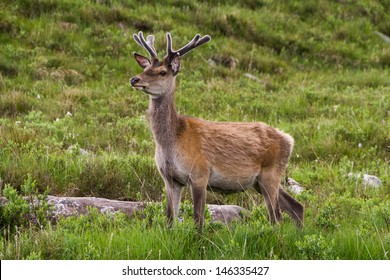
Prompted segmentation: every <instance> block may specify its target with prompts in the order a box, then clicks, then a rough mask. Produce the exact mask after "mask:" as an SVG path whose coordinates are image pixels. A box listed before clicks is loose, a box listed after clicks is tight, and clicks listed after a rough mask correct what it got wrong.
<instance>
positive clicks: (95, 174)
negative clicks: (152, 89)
mask: <svg viewBox="0 0 390 280" xmlns="http://www.w3.org/2000/svg"><path fill="white" fill-rule="evenodd" d="M166 2H168V4H167V3H166ZM389 10H390V4H389V2H388V1H385V0H382V1H380V0H378V1H360V0H357V1H348V0H347V1H283V2H279V1H275V2H274V1H267V0H264V1H261V0H254V1H249V0H246V1H240V2H239V3H238V2H237V1H230V0H226V1H222V0H221V1H187V0H169V1H142V4H141V3H140V2H138V1H125V0H122V1H121V0H118V1H115V0H112V1H110V0H101V1H97V0H96V1H81V0H58V1H52V0H35V1H25V0H19V1H8V0H3V1H1V2H0V188H1V192H2V195H8V196H9V197H13V198H14V199H13V201H14V202H13V204H12V205H10V206H7V207H8V208H6V207H1V208H0V209H1V211H0V214H1V215H0V222H1V229H2V234H1V237H0V238H1V245H0V246H1V247H0V249H1V250H0V259H258V258H261V259H389V251H390V218H389V217H390V200H389V198H390V168H389V161H390V132H389V131H390V78H389V77H390V70H389V69H390V45H389V44H387V43H386V42H385V41H384V40H382V39H381V38H380V37H379V36H377V34H375V32H376V31H379V32H381V33H383V34H386V35H388V36H389V35H390V14H389V13H388V11H389ZM139 30H142V31H144V33H146V34H149V33H153V34H154V35H155V36H156V48H157V50H158V51H159V54H160V57H161V56H162V55H164V54H165V44H166V42H165V33H166V32H168V31H170V32H171V34H172V36H173V41H174V47H175V46H176V48H178V47H179V46H182V45H183V44H185V43H187V42H188V41H189V40H190V39H191V38H192V37H193V36H194V35H195V34H196V33H200V34H202V35H203V34H209V35H210V36H211V37H212V41H211V42H210V43H209V44H207V45H205V46H203V47H201V48H199V49H197V50H196V51H194V52H192V53H190V54H189V55H188V56H186V57H185V58H183V60H182V68H181V73H180V74H179V76H178V78H177V89H176V107H177V110H178V111H179V112H180V113H182V114H187V115H192V116H196V117H200V118H204V119H208V120H217V121H263V122H266V123H268V124H270V125H272V126H275V127H278V128H280V129H282V130H284V131H285V132H287V133H289V134H291V135H292V136H293V137H294V139H295V147H294V152H293V156H292V158H291V162H290V165H289V168H288V176H289V177H292V178H294V179H295V180H296V181H298V182H299V183H301V184H302V186H303V187H304V188H305V191H303V192H302V193H301V194H299V195H295V197H296V198H297V199H298V200H299V201H300V202H302V203H303V204H304V205H305V208H306V216H305V225H306V227H305V228H304V229H302V230H296V229H295V228H294V226H293V225H292V223H291V222H290V220H289V219H288V218H286V219H285V222H284V223H283V224H282V225H280V226H276V227H271V226H269V224H268V222H267V219H266V215H267V213H266V209H265V207H264V205H263V203H262V197H260V196H258V195H257V194H256V193H255V192H246V193H242V194H237V195H228V196H222V195H218V194H213V193H210V194H208V198H207V200H208V202H209V203H225V204H237V205H240V206H243V207H245V208H247V209H248V213H247V216H246V218H244V219H243V221H240V222H236V223H234V224H232V225H231V226H230V227H227V226H225V225H222V224H218V223H217V224H210V223H209V222H208V223H207V225H206V229H205V231H204V233H203V234H202V235H201V236H198V235H197V233H196V230H195V229H194V226H193V224H192V217H191V204H190V203H189V202H188V201H190V200H191V195H190V192H189V191H185V192H184V194H183V202H185V203H183V205H182V215H183V217H184V222H183V223H178V224H177V225H175V226H174V227H173V228H172V229H169V228H168V227H166V226H165V220H164V203H165V202H164V186H163V182H162V179H161V178H160V176H159V174H158V171H157V169H156V167H155V165H154V161H153V155H154V142H153V137H152V135H151V132H150V129H149V126H148V122H147V120H146V117H145V113H146V109H147V106H148V97H147V96H145V95H143V94H142V93H140V92H136V91H135V90H133V89H131V87H130V85H129V78H130V77H132V76H134V75H136V74H138V73H140V71H141V69H140V67H139V66H138V65H137V64H136V62H135V61H134V59H133V56H132V52H133V51H137V52H142V50H140V47H139V46H137V45H136V43H135V42H134V40H133V39H132V34H133V33H135V32H137V31H139ZM248 73H249V74H251V75H253V76H255V77H256V78H257V79H250V78H248V77H247V75H246V74H248ZM350 173H353V174H355V175H358V174H370V175H374V176H377V177H378V178H380V180H381V181H382V184H381V186H379V187H378V188H369V187H365V186H364V185H363V184H362V178H361V177H360V178H359V177H358V176H348V174H350ZM10 186H12V187H13V190H14V191H15V190H16V191H17V192H18V193H16V192H13V191H11V188H10ZM47 188H48V189H49V191H48V193H50V194H53V195H67V196H97V197H105V198H114V199H121V200H142V201H150V202H156V203H154V204H151V205H150V207H149V208H148V209H147V210H146V211H145V213H142V214H140V215H141V217H143V219H135V220H128V219H127V218H125V217H124V216H121V215H115V216H104V215H99V214H98V213H96V211H92V212H91V213H90V214H89V215H86V216H83V217H80V218H70V219H63V220H59V221H58V222H57V223H56V224H50V223H47V222H45V218H44V217H41V216H40V215H42V211H43V210H45V209H26V207H27V208H28V206H26V205H25V204H23V202H21V201H20V200H18V198H20V196H22V195H31V194H34V195H35V194H36V193H35V190H37V191H38V193H40V195H41V196H42V193H44V191H45V190H46V189H47ZM42 207H43V206H42ZM22 209H23V210H22ZM41 210H42V211H41ZM23 211H24V212H23ZM10 213H14V214H15V213H19V214H20V213H22V214H23V213H24V214H23V215H22V214H21V215H19V216H12V215H11V214H10ZM15 215H16V214H15ZM43 216H44V215H43ZM26 217H28V219H27V221H24V222H23V221H19V222H18V221H17V219H16V218H18V219H21V220H23V219H26ZM37 217H41V218H42V219H41V218H39V219H38V218H37ZM37 221H39V222H38V223H37ZM36 225H38V227H37V226H36ZM15 227H16V228H15Z"/></svg>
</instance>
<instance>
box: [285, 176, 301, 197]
mask: <svg viewBox="0 0 390 280" xmlns="http://www.w3.org/2000/svg"><path fill="white" fill-rule="evenodd" d="M287 189H289V190H290V191H291V192H292V193H295V194H299V193H300V192H302V191H304V190H305V189H304V188H303V187H302V186H301V185H300V184H299V183H298V182H297V181H295V180H294V179H293V178H287Z"/></svg>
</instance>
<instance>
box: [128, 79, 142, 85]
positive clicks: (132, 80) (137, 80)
mask: <svg viewBox="0 0 390 280" xmlns="http://www.w3.org/2000/svg"><path fill="white" fill-rule="evenodd" d="M139 80H140V78H138V77H133V78H131V80H130V84H131V85H132V86H135V85H136V84H137V83H138V82H139Z"/></svg>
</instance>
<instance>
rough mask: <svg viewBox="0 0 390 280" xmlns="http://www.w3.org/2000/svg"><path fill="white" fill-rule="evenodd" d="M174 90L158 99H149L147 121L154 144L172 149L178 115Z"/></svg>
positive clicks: (177, 125) (177, 124)
mask: <svg viewBox="0 0 390 280" xmlns="http://www.w3.org/2000/svg"><path fill="white" fill-rule="evenodd" d="M174 99H175V96H174V88H172V89H170V90H169V92H166V94H163V95H162V96H161V97H158V98H150V103H149V121H150V124H151V129H152V132H153V136H154V139H155V141H156V144H158V145H160V146H161V147H166V148H168V147H172V146H173V145H174V143H175V138H176V136H177V131H178V127H179V115H178V114H177V112H176V110H175V100H174Z"/></svg>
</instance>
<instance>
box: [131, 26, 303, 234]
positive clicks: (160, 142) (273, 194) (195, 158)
mask: <svg viewBox="0 0 390 280" xmlns="http://www.w3.org/2000/svg"><path fill="white" fill-rule="evenodd" d="M133 38H134V40H135V42H136V43H137V44H138V45H139V46H141V47H142V48H144V49H145V50H146V51H147V52H148V54H149V58H148V57H145V56H143V55H140V54H138V53H136V52H134V53H133V55H134V58H135V60H136V62H137V63H138V64H139V66H140V67H141V68H142V69H143V72H142V73H141V74H139V75H136V76H134V77H132V78H131V79H130V84H131V86H132V87H133V88H134V89H136V90H138V91H141V92H143V93H145V94H147V95H149V108H148V119H149V123H150V127H151V130H152V134H153V138H154V142H155V155H154V160H155V163H156V165H157V168H158V171H159V173H160V175H161V177H162V179H163V181H164V183H165V192H166V201H167V210H166V215H167V220H168V224H169V225H172V224H173V222H174V220H175V219H176V217H177V216H178V212H179V206H180V201H181V195H182V190H183V187H185V186H189V187H190V189H191V194H192V202H193V209H194V211H193V212H194V214H193V215H194V217H193V218H194V223H195V225H197V227H198V229H199V231H202V228H203V226H204V211H205V204H206V191H207V190H208V189H211V190H213V191H219V192H227V193H231V192H240V191H245V190H247V189H248V188H252V187H253V188H254V189H255V190H256V191H257V192H258V193H260V194H261V195H262V196H263V197H264V201H265V204H266V208H267V211H268V217H269V221H270V223H271V224H272V225H274V224H278V223H280V222H281V220H282V214H281V211H283V212H286V213H287V214H288V215H289V216H290V217H291V219H292V220H293V221H294V222H295V224H296V225H297V226H298V227H302V226H303V216H304V207H303V206H302V204H300V203H299V202H298V201H296V200H295V199H294V198H293V197H291V196H290V195H289V194H288V193H287V192H286V191H285V190H284V189H283V188H282V186H281V185H280V183H281V180H282V176H283V174H284V172H285V170H286V167H287V164H288V161H289V158H290V156H291V153H292V149H293V145H294V139H293V138H292V137H291V136H290V135H288V134H286V133H284V132H282V131H281V130H279V129H276V128H273V127H271V126H269V125H267V124H265V123H263V122H252V123H251V122H216V121H207V120H203V119H200V118H196V117H190V116H185V115H180V114H179V113H177V111H176V109H175V80H176V76H177V74H178V73H179V71H180V60H181V58H182V57H183V56H184V55H186V54H187V53H188V52H190V51H192V50H193V49H195V48H197V47H199V46H202V45H204V44H206V43H208V42H209V41H210V40H211V37H210V36H209V35H205V36H202V37H201V36H200V35H199V34H197V35H195V36H194V38H193V39H192V40H191V41H190V42H189V43H188V44H186V45H185V46H184V47H182V48H180V49H178V50H173V49H172V36H171V34H170V33H166V39H167V45H166V55H165V57H164V58H163V60H159V59H158V56H157V52H156V49H155V47H154V41H155V37H154V36H153V35H148V36H147V37H146V39H145V38H144V36H143V33H142V31H140V32H139V33H138V34H134V35H133Z"/></svg>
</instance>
